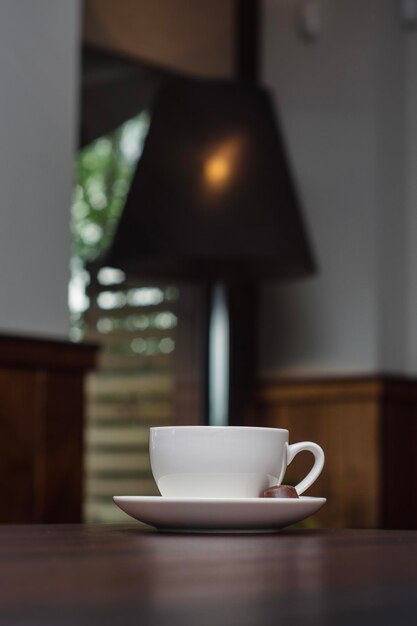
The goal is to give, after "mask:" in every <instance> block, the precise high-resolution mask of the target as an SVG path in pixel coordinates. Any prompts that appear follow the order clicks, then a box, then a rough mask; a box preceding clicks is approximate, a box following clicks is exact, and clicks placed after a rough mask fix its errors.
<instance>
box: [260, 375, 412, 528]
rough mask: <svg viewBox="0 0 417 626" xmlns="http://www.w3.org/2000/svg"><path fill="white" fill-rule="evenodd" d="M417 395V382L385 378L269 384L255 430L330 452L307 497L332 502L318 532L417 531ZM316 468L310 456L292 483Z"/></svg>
mask: <svg viewBox="0 0 417 626" xmlns="http://www.w3.org/2000/svg"><path fill="white" fill-rule="evenodd" d="M416 390H417V383H416V382H414V381H410V380H407V379H404V380H399V379H392V378H383V377H381V378H372V379H371V378H363V379H355V380H353V379H344V380H343V379H338V380H335V379H328V380H314V381H303V382H301V381H300V382H294V381H286V382H285V381H276V382H268V383H263V384H261V385H260V389H259V394H258V397H257V400H256V407H257V408H256V411H255V413H254V417H253V418H252V419H251V420H250V423H254V424H255V423H256V424H259V425H260V424H262V425H263V426H273V427H280V428H288V430H289V431H290V442H292V443H295V442H296V441H302V440H311V441H315V442H317V443H319V444H320V445H321V446H322V447H323V449H324V451H325V454H326V464H325V468H324V470H323V473H322V475H321V477H320V478H319V479H318V481H317V482H316V483H315V484H314V485H313V486H312V487H311V488H310V490H309V491H308V493H307V494H306V495H316V496H325V497H327V498H328V503H327V505H326V506H325V507H324V508H323V509H322V510H321V511H320V512H319V513H318V514H317V516H316V517H315V519H314V523H315V524H317V525H319V526H325V527H356V528H358V527H361V528H367V527H368V528H371V527H381V526H382V527H386V528H407V527H413V528H417V495H416V496H414V494H417V460H416V459H417V455H416V454H415V452H413V451H414V450H415V447H416V445H417V391H416ZM301 457H303V458H301ZM311 463H312V461H311V457H310V455H308V454H307V453H305V454H303V455H300V457H297V458H296V460H294V461H293V464H292V465H291V466H290V467H289V468H288V471H287V480H289V481H290V482H298V481H299V480H300V479H301V478H302V477H303V476H305V474H306V473H307V471H308V469H309V467H311ZM396 483H398V486H397V487H396ZM410 483H411V485H412V488H411V489H410Z"/></svg>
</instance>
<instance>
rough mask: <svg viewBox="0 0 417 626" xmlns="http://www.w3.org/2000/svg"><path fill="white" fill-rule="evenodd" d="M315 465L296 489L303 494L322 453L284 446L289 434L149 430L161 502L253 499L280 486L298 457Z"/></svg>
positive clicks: (304, 445) (306, 445) (310, 446)
mask: <svg viewBox="0 0 417 626" xmlns="http://www.w3.org/2000/svg"><path fill="white" fill-rule="evenodd" d="M304 450H308V451H309V452H312V454H313V455H314V459H315V461H314V465H313V468H312V469H311V471H310V472H309V473H308V474H307V476H306V477H305V478H304V480H302V481H301V482H300V483H299V484H298V485H297V486H296V490H297V493H298V494H299V495H300V494H302V493H303V492H304V491H305V490H306V489H308V487H310V485H312V484H313V482H314V481H315V480H316V479H317V478H318V476H319V475H320V472H321V470H322V469H323V465H324V452H323V450H322V449H321V448H320V446H318V445H317V444H316V443H312V442H310V441H303V442H301V443H294V444H292V445H289V444H288V430H284V429H282V428H256V427H254V428H252V427H245V426H242V427H241V426H162V427H157V428H151V429H150V437H149V451H150V459H151V467H152V473H153V476H154V479H155V482H156V484H157V486H158V489H159V491H160V493H161V495H162V496H164V497H174V498H187V497H188V498H196V497H200V498H254V497H255V498H256V497H259V496H260V495H261V493H262V492H263V491H264V490H265V489H267V488H268V487H271V486H272V485H280V484H281V482H282V480H283V478H284V474H285V470H286V469H287V466H288V465H289V464H290V463H291V461H292V460H293V458H294V457H295V455H296V454H298V453H299V452H302V451H304Z"/></svg>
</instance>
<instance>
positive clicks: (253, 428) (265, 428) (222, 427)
mask: <svg viewBox="0 0 417 626" xmlns="http://www.w3.org/2000/svg"><path fill="white" fill-rule="evenodd" d="M173 429H175V430H202V431H204V430H232V429H233V430H245V431H247V430H251V431H254V430H261V431H263V432H265V431H272V432H282V433H288V432H289V431H288V429H287V428H271V427H269V426H266V427H264V426H208V425H194V426H193V425H190V426H181V425H180V426H151V428H150V430H173Z"/></svg>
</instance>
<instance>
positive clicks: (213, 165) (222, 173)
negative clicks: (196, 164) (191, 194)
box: [204, 155, 231, 187]
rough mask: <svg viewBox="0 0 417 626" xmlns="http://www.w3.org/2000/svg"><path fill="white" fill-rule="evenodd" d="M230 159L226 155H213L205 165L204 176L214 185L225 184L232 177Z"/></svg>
mask: <svg viewBox="0 0 417 626" xmlns="http://www.w3.org/2000/svg"><path fill="white" fill-rule="evenodd" d="M230 171H231V166H230V161H229V160H228V159H227V158H226V157H225V156H218V155H215V156H212V157H210V158H209V159H208V160H207V161H206V163H205V165H204V178H205V179H206V181H207V182H208V183H209V184H210V185H213V186H214V187H219V186H221V185H224V183H225V182H226V181H227V180H228V178H230Z"/></svg>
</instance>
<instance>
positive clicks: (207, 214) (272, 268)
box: [106, 80, 314, 280]
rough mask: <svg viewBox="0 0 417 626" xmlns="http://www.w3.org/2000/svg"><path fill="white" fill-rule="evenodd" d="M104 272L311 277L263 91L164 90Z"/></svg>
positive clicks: (194, 83) (179, 84) (209, 85)
mask: <svg viewBox="0 0 417 626" xmlns="http://www.w3.org/2000/svg"><path fill="white" fill-rule="evenodd" d="M106 263H107V264H109V265H111V266H114V267H118V268H120V269H123V270H124V271H126V272H128V273H130V274H134V275H137V276H139V277H143V278H144V279H147V278H155V277H158V278H178V279H187V278H189V279H200V278H208V279H225V280H233V279H235V278H237V279H240V280H241V279H251V280H253V279H255V280H259V279H261V278H284V277H293V276H302V275H305V274H308V273H310V272H311V271H312V270H313V268H314V262H313V257H312V253H311V250H310V247H309V244H308V240H307V236H306V232H305V229H304V226H303V222H302V218H301V213H300V209H299V204H298V200H297V195H296V192H295V187H294V184H293V181H292V178H291V173H290V170H289V166H288V162H287V158H286V155H285V151H284V146H283V141H282V138H281V134H280V131H279V128H278V126H277V121H276V119H275V116H274V111H273V105H272V102H271V99H270V96H269V94H268V92H267V91H266V90H264V89H262V88H260V87H257V86H254V85H244V84H239V83H232V82H217V81H199V80H181V81H172V82H171V83H169V84H167V85H166V86H165V87H164V88H162V89H161V91H160V92H159V95H158V97H157V98H156V101H155V105H154V108H153V110H152V111H151V126H150V130H149V134H148V136H147V139H146V142H145V146H144V150H143V154H142V157H141V159H140V161H139V163H138V166H137V170H136V172H135V175H134V179H133V182H132V186H131V189H130V192H129V195H128V198H127V201H126V205H125V207H124V211H123V214H122V216H121V219H120V222H119V226H118V229H117V231H116V234H115V237H114V241H113V244H112V247H111V249H110V250H109V253H108V256H107V258H106Z"/></svg>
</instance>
